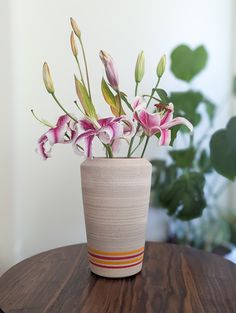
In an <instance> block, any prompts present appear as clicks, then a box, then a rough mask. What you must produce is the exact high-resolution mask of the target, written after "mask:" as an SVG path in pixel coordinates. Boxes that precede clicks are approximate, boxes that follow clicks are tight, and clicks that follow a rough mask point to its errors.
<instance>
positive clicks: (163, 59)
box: [157, 54, 166, 78]
mask: <svg viewBox="0 0 236 313" xmlns="http://www.w3.org/2000/svg"><path fill="white" fill-rule="evenodd" d="M165 68H166V56H165V54H164V55H163V56H162V57H161V59H160V61H159V63H158V65H157V76H158V77H159V78H161V76H162V75H163V74H164V72H165Z"/></svg>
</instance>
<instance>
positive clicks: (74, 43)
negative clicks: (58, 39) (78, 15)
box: [70, 31, 78, 57]
mask: <svg viewBox="0 0 236 313" xmlns="http://www.w3.org/2000/svg"><path fill="white" fill-rule="evenodd" d="M70 45H71V50H72V52H73V54H74V56H75V57H76V56H77V55H78V48H77V45H76V42H75V36H74V32H73V31H72V32H71V35H70Z"/></svg>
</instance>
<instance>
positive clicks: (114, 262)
mask: <svg viewBox="0 0 236 313" xmlns="http://www.w3.org/2000/svg"><path fill="white" fill-rule="evenodd" d="M142 259H143V256H141V257H139V258H136V259H132V260H128V261H104V260H101V259H96V258H93V257H90V258H89V260H90V261H92V262H94V263H98V264H107V265H126V264H131V263H136V262H138V261H141V260H142Z"/></svg>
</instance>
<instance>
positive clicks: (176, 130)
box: [170, 125, 182, 146]
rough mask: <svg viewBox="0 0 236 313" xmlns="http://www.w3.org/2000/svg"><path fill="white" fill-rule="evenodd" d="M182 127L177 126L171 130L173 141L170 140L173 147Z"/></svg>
mask: <svg viewBox="0 0 236 313" xmlns="http://www.w3.org/2000/svg"><path fill="white" fill-rule="evenodd" d="M181 127H182V126H181V125H177V126H174V127H172V128H171V140H170V146H173V144H174V142H175V139H176V137H177V134H178V132H179V130H180V129H181Z"/></svg>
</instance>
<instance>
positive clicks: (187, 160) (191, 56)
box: [152, 44, 236, 251]
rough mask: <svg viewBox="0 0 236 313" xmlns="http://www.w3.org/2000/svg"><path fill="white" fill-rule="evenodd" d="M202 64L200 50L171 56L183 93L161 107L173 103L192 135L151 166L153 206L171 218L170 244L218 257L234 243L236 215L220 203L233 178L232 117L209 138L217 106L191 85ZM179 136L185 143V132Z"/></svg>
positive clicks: (184, 49) (235, 120)
mask: <svg viewBox="0 0 236 313" xmlns="http://www.w3.org/2000/svg"><path fill="white" fill-rule="evenodd" d="M207 60H208V53H207V50H206V48H205V47H204V46H198V47H196V48H195V49H191V48H190V47H189V46H187V45H185V44H181V45H179V46H177V47H176V48H175V49H174V50H173V51H172V53H171V71H172V73H173V75H174V76H175V78H177V79H179V80H181V81H183V82H184V84H185V86H187V89H186V90H183V91H181V92H177V91H174V92H171V93H169V95H168V96H167V97H166V100H165V102H166V103H167V104H168V103H169V102H173V103H175V111H176V112H178V115H181V116H183V117H185V118H187V119H188V120H190V121H191V123H192V124H193V125H194V128H195V132H194V134H193V133H192V134H191V136H190V140H189V141H188V142H187V144H186V145H185V147H184V148H181V149H179V148H178V149H177V148H176V147H174V149H171V150H169V151H168V155H167V157H166V159H165V160H163V159H156V160H153V161H152V164H153V183H152V204H153V206H154V207H156V208H158V207H162V208H165V209H166V210H167V212H168V214H169V215H170V216H171V219H170V238H169V240H172V241H174V242H177V243H181V244H188V245H191V246H194V247H196V248H200V249H204V250H208V251H212V250H214V249H217V250H218V251H219V247H220V246H223V245H224V246H225V243H228V242H231V243H234V242H235V237H234V228H235V223H234V220H235V218H233V212H234V211H235V209H233V208H227V205H226V204H225V203H221V202H220V201H219V199H220V196H222V194H223V193H224V192H225V191H226V190H227V187H228V186H229V185H230V183H231V181H233V180H234V179H235V177H236V162H235V160H236V152H235V151H236V150H235V131H236V117H232V118H231V119H230V121H229V122H228V124H227V126H226V128H225V129H220V130H217V131H216V132H214V120H215V118H216V115H217V109H218V108H217V105H216V104H215V103H214V102H213V101H212V100H210V99H209V97H208V96H206V95H205V93H204V91H202V90H196V89H193V87H192V85H191V82H192V81H193V79H194V78H196V77H197V76H198V75H199V74H200V73H201V72H202V71H203V70H204V69H205V67H206V65H207ZM234 87H235V86H234ZM234 89H235V88H234ZM234 92H235V90H234ZM232 96H233V95H232ZM234 96H235V95H234ZM230 100H231V99H228V102H230ZM226 102H227V101H226ZM224 105H225V104H224ZM219 108H220V109H221V106H219ZM220 114H221V115H222V109H221V110H220ZM221 121H222V119H221ZM179 131H180V133H181V134H182V136H183V138H184V139H186V138H185V136H186V135H185V130H184V129H181V128H180V129H179ZM219 174H220V175H221V176H224V178H223V177H221V176H220V175H219ZM159 190H162V192H161V193H160V192H159ZM209 225H210V226H209ZM227 246H228V245H227ZM224 250H225V249H224Z"/></svg>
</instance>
